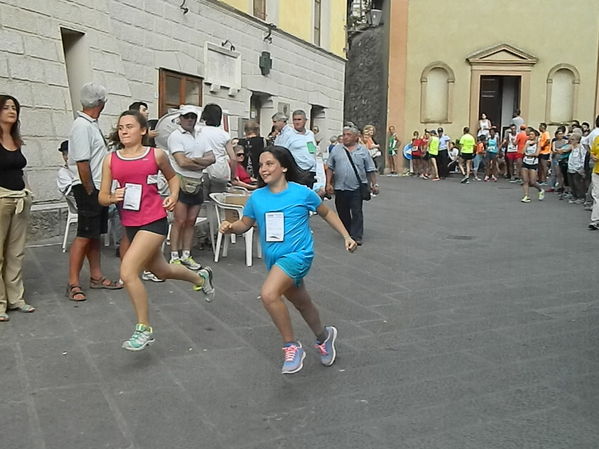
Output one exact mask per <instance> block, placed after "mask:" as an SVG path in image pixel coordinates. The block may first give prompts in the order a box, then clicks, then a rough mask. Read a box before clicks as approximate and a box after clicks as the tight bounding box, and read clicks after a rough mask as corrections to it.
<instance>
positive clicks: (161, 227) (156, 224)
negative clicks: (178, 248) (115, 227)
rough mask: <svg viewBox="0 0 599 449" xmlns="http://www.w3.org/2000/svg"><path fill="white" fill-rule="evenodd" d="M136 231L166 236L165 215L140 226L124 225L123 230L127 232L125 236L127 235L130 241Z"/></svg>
mask: <svg viewBox="0 0 599 449" xmlns="http://www.w3.org/2000/svg"><path fill="white" fill-rule="evenodd" d="M138 231H148V232H153V233H154V234H160V235H163V236H165V237H166V236H167V234H168V220H167V219H166V217H164V218H161V219H160V220H156V221H153V222H151V223H147V224H145V225H141V226H125V232H126V233H127V237H129V241H130V242H132V241H133V239H134V238H135V234H137V233H138Z"/></svg>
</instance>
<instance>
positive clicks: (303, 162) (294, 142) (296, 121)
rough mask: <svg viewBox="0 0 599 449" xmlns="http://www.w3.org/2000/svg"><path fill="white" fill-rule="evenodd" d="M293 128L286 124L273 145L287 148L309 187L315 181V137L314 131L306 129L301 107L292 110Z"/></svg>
mask: <svg viewBox="0 0 599 449" xmlns="http://www.w3.org/2000/svg"><path fill="white" fill-rule="evenodd" d="M292 118H293V128H291V127H289V128H287V127H288V126H289V125H287V126H286V127H285V128H283V130H282V131H281V134H279V135H278V136H277V138H276V139H275V145H280V146H282V147H285V148H287V149H288V150H289V151H290V152H291V155H292V156H293V158H294V159H295V162H296V163H297V165H298V166H299V168H301V169H302V170H303V171H304V172H305V175H306V176H305V178H306V181H305V185H306V186H308V187H309V188H310V189H311V188H312V187H313V186H314V182H315V181H316V151H317V149H318V147H317V145H316V139H315V138H314V133H313V132H312V131H310V130H309V129H306V122H307V121H308V119H307V118H306V113H305V112H304V111H302V110H301V109H298V110H297V111H294V112H293V115H292Z"/></svg>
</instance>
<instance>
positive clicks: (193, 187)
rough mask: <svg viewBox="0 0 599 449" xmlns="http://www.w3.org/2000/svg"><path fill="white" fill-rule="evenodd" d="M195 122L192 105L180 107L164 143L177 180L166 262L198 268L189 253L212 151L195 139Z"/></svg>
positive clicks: (195, 116) (196, 117) (212, 156)
mask: <svg viewBox="0 0 599 449" xmlns="http://www.w3.org/2000/svg"><path fill="white" fill-rule="evenodd" d="M197 121H198V115H197V112H196V109H195V108H193V107H190V106H184V107H182V108H181V110H180V111H179V127H178V128H177V129H175V130H174V131H173V132H172V133H171V135H170V136H169V137H168V143H167V147H168V151H169V153H170V156H171V162H172V164H173V168H174V169H175V171H176V172H177V174H178V175H179V178H180V180H181V190H180V192H179V201H178V202H177V204H176V206H175V211H174V216H175V220H174V221H173V225H172V228H171V236H170V239H171V259H170V263H177V264H183V265H185V266H186V267H187V268H189V269H190V270H199V269H200V268H202V265H200V264H199V263H197V262H196V261H195V260H194V259H193V257H192V256H191V245H192V243H193V233H194V229H195V222H196V219H197V218H198V214H199V213H200V208H201V206H202V203H203V202H204V195H203V192H202V175H203V173H204V169H205V168H206V167H209V166H210V165H211V164H213V163H214V161H215V158H214V154H213V153H212V151H209V150H208V151H206V150H205V149H203V148H202V146H201V145H200V142H199V141H198V138H197V137H198V136H197V134H196V132H195V125H196V122H197ZM198 134H199V133H198Z"/></svg>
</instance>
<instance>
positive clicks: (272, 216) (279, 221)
mask: <svg viewBox="0 0 599 449" xmlns="http://www.w3.org/2000/svg"><path fill="white" fill-rule="evenodd" d="M265 222H266V241H267V242H282V241H283V240H284V239H285V214H284V213H283V212H267V213H266V214H265Z"/></svg>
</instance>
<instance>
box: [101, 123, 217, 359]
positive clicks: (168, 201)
mask: <svg viewBox="0 0 599 449" xmlns="http://www.w3.org/2000/svg"><path fill="white" fill-rule="evenodd" d="M117 132H118V138H119V143H120V145H119V146H120V147H122V149H119V150H116V151H113V152H112V153H110V154H109V155H108V156H106V157H105V158H104V162H103V165H102V185H101V187H100V194H99V197H98V198H99V202H100V204H102V205H103V206H109V205H110V204H116V205H117V206H118V207H119V209H120V215H121V223H122V224H123V226H124V227H125V232H126V233H127V236H128V237H129V242H130V244H129V248H128V249H127V252H126V253H125V255H124V257H123V260H122V262H121V279H122V280H123V282H124V283H125V288H126V289H127V293H129V297H130V298H131V303H132V304H133V308H134V309H135V315H136V318H137V324H136V326H135V331H134V332H133V335H132V336H131V338H129V340H126V341H125V342H123V345H122V346H123V348H124V349H127V350H129V351H141V350H142V349H144V348H145V347H146V346H147V345H148V344H150V343H153V342H154V336H153V329H152V327H151V326H150V320H149V312H148V293H147V291H146V289H145V287H144V285H143V283H142V282H141V279H140V278H139V275H140V274H141V273H142V272H143V271H144V269H145V270H148V271H151V272H152V273H154V274H155V275H156V276H158V278H160V279H179V280H182V281H187V282H191V283H192V284H193V289H194V290H195V291H203V292H204V294H205V295H206V300H207V301H211V300H212V298H213V296H214V287H213V285H212V270H210V269H209V268H208V267H204V268H202V269H200V270H198V271H197V272H194V271H191V270H188V269H187V268H185V267H184V266H183V265H181V264H169V263H167V261H166V260H165V258H164V255H163V254H162V243H163V242H164V239H165V238H166V235H167V233H168V222H167V219H166V210H169V211H172V210H173V209H174V208H175V204H176V203H177V199H178V196H179V177H178V176H176V173H175V170H174V169H173V168H172V166H171V164H170V162H169V159H168V156H167V155H166V153H164V152H163V151H162V150H159V149H156V148H152V147H146V146H144V145H143V144H142V139H143V137H144V136H145V135H146V134H147V132H148V125H147V122H146V119H145V117H144V116H143V115H141V114H140V113H139V112H137V111H125V112H123V113H122V114H121V116H120V117H119V121H118V124H117ZM159 171H160V172H162V174H163V175H164V177H165V178H166V179H167V181H168V184H169V190H170V195H169V196H167V197H166V198H164V200H163V199H162V198H161V197H160V194H159V193H158V172H159ZM115 181H116V182H115ZM113 183H115V184H117V185H116V189H114V191H113Z"/></svg>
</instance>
